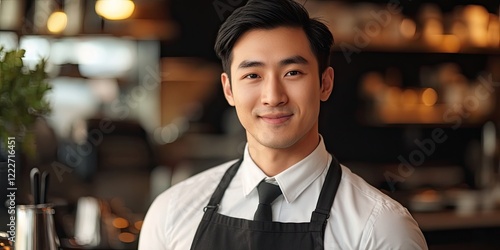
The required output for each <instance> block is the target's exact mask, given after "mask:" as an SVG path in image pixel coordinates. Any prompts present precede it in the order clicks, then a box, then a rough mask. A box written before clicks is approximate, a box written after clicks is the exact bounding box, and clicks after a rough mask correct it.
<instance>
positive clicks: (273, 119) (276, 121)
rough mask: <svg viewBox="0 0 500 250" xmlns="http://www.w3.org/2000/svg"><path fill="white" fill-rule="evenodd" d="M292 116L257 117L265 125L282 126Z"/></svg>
mask: <svg viewBox="0 0 500 250" xmlns="http://www.w3.org/2000/svg"><path fill="white" fill-rule="evenodd" d="M292 116H293V114H283V115H264V116H259V118H260V119H262V120H263V121H264V122H266V123H270V124H275V125H276V124H283V123H285V122H286V121H288V120H290V118H291V117H292Z"/></svg>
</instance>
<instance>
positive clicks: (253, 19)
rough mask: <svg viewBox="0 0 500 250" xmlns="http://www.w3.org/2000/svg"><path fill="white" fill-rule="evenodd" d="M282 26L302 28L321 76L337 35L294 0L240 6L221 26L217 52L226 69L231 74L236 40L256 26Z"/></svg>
mask: <svg viewBox="0 0 500 250" xmlns="http://www.w3.org/2000/svg"><path fill="white" fill-rule="evenodd" d="M278 27H296V28H302V29H303V30H304V32H305V34H306V36H307V39H308V40H309V44H310V46H311V50H312V52H313V53H314V55H315V56H316V60H317V61H318V68H319V76H320V79H321V74H322V72H323V71H325V69H326V68H327V67H328V66H329V63H330V62H329V61H330V50H331V47H332V45H333V35H332V33H331V32H330V30H329V29H328V27H327V26H326V25H325V24H324V23H322V22H320V21H318V20H317V19H313V18H310V17H309V13H308V12H307V10H306V9H305V8H304V7H303V6H302V5H300V4H299V3H297V2H295V1H293V0H250V1H248V3H247V4H246V5H244V6H242V7H240V8H238V9H236V10H235V11H234V12H233V13H232V14H231V15H230V16H229V17H228V18H227V19H226V21H225V22H224V23H223V24H222V25H221V27H220V29H219V33H218V34H217V39H216V41H215V46H214V49H215V52H216V53H217V56H218V57H219V58H220V59H221V60H222V68H223V70H224V72H226V73H227V74H228V75H229V76H230V73H231V72H230V71H231V60H232V50H233V47H234V44H235V43H236V41H237V40H238V39H239V38H240V37H241V36H242V35H243V34H244V33H245V32H247V31H250V30H253V29H273V28H278Z"/></svg>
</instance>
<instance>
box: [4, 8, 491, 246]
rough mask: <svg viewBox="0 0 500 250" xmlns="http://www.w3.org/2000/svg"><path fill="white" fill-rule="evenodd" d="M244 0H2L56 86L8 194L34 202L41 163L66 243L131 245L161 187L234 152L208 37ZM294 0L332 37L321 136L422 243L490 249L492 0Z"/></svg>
mask: <svg viewBox="0 0 500 250" xmlns="http://www.w3.org/2000/svg"><path fill="white" fill-rule="evenodd" d="M245 2H246V1H243V0H191V1H185V0H0V46H1V47H3V48H4V49H5V50H12V49H15V48H22V49H25V50H26V54H25V57H24V63H25V64H26V65H28V66H30V67H33V66H34V64H35V62H37V61H38V60H40V59H41V58H45V59H47V67H46V70H47V72H48V74H49V79H48V81H49V82H50V85H51V86H52V90H51V91H50V92H49V94H48V95H47V96H46V98H47V100H48V101H49V102H50V103H51V107H52V111H51V113H50V114H49V115H47V116H45V117H40V118H39V119H38V121H37V122H36V124H35V126H34V127H33V128H31V129H32V131H33V132H34V134H35V141H36V157H35V158H28V157H23V155H20V156H18V157H19V158H18V161H17V169H16V171H17V173H16V176H17V185H18V192H17V197H16V202H17V204H29V203H30V202H31V199H32V197H31V196H30V192H29V172H30V170H31V168H33V167H38V168H40V169H41V170H45V171H48V172H49V173H50V175H51V179H50V185H49V193H48V200H49V202H51V203H53V204H54V209H55V214H54V218H55V222H56V224H55V226H56V231H57V234H58V236H59V238H60V239H61V244H62V245H63V246H64V247H65V249H83V248H85V249H136V248H137V241H138V235H139V233H140V229H141V223H142V219H143V218H144V215H145V213H146V211H147V209H148V207H149V205H150V204H151V202H152V200H153V199H154V198H155V197H156V196H157V195H158V194H159V193H161V192H162V191H164V190H166V189H168V188H169V187H170V186H171V185H174V184H175V183H177V182H179V181H182V180H183V179H186V178H188V177H189V176H192V175H194V174H196V173H198V172H200V171H203V170H205V169H207V168H209V167H212V166H214V165H216V164H219V163H222V162H224V161H227V160H230V159H235V158H238V157H239V156H240V154H241V153H242V150H243V147H244V145H245V134H244V130H243V128H242V127H241V125H240V124H239V122H238V119H237V117H236V115H235V112H234V110H233V109H232V108H230V107H229V106H228V105H227V103H226V101H225V99H224V97H223V95H222V91H221V87H220V78H219V76H220V73H221V66H220V62H219V61H218V59H217V57H216V56H215V53H214V52H213V49H212V48H213V45H214V40H215V36H216V32H217V30H218V27H219V25H220V24H221V23H222V21H223V20H224V19H225V18H226V17H227V16H228V15H229V14H230V13H231V11H233V10H234V9H235V8H237V7H238V6H241V5H243V4H245ZM299 2H301V3H304V2H305V7H306V8H307V9H308V10H309V12H310V14H311V15H312V16H315V17H319V18H321V19H322V20H324V21H326V22H327V24H328V26H329V28H330V29H331V31H332V33H333V34H334V37H335V46H334V49H333V50H332V58H331V65H332V66H333V67H334V69H335V88H334V92H333V95H332V96H331V98H330V100H328V101H327V102H325V103H323V104H322V105H323V106H322V113H321V114H320V130H321V134H322V135H323V138H324V140H325V143H326V145H327V148H328V150H329V151H330V152H332V153H333V154H335V156H336V157H337V158H338V159H339V160H340V161H341V162H342V163H343V164H344V165H346V166H348V167H349V168H351V169H352V171H354V172H356V173H358V174H359V175H360V176H362V177H363V178H365V179H366V180H367V181H368V182H370V183H371V184H372V185H374V186H375V187H377V188H380V189H381V190H383V191H384V192H386V193H387V194H388V195H389V196H391V197H393V198H395V199H397V200H398V201H399V202H401V203H402V204H403V205H405V206H406V207H407V208H408V209H409V210H410V212H411V213H412V214H413V216H414V217H415V219H416V220H417V222H418V223H419V225H420V227H421V228H422V230H423V232H424V234H425V236H426V239H427V241H428V243H429V246H430V248H431V249H500V178H499V167H500V149H499V147H500V139H499V138H500V135H499V134H500V94H499V90H500V19H499V12H500V2H499V1H498V0H496V1H493V0H474V1H473V0H456V1H450V0H437V1H427V0H424V1H411V0H365V1H358V0H351V1H347V0H335V1H334V0H324V1H320V0H309V1H305V0H303V1H302V0H301V1H299ZM0 108H2V107H0ZM0 119H2V118H1V117H0ZM4 174H5V173H4ZM4 178H5V177H4V176H2V181H1V182H0V186H1V187H0V188H1V191H0V193H1V194H2V196H1V198H0V200H1V201H2V203H3V202H4V200H5V197H6V194H5V192H6V190H7V188H6V187H7V184H6V182H4ZM186 192H189V190H186ZM7 216H8V214H7V210H6V208H4V207H3V206H1V207H0V219H1V223H0V231H7V230H8V229H7V228H6V224H7V223H8V222H7V221H8V217H7Z"/></svg>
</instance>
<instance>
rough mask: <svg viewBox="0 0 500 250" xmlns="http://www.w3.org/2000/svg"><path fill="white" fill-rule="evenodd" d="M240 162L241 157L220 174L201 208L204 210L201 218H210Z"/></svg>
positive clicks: (241, 160)
mask: <svg viewBox="0 0 500 250" xmlns="http://www.w3.org/2000/svg"><path fill="white" fill-rule="evenodd" d="M241 162H243V157H242V158H240V159H239V160H238V161H237V162H235V163H234V164H233V165H232V166H231V167H229V169H228V170H227V171H226V172H225V173H224V176H222V179H221V180H220V183H219V185H218V186H217V188H216V189H215V191H214V193H213V194H212V197H211V198H210V201H209V202H208V205H207V206H206V207H204V208H203V212H205V215H204V216H203V220H210V218H211V217H212V214H213V213H214V212H216V211H217V209H218V208H219V205H220V202H221V200H222V197H223V196H224V192H225V191H226V189H227V187H228V186H229V183H231V180H232V179H233V178H234V176H235V175H236V172H238V169H239V168H240V165H241Z"/></svg>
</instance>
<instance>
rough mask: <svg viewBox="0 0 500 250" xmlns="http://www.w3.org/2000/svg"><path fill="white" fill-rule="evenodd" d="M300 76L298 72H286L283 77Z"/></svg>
mask: <svg viewBox="0 0 500 250" xmlns="http://www.w3.org/2000/svg"><path fill="white" fill-rule="evenodd" d="M300 74H302V73H301V72H300V71H298V70H292V71H288V72H287V73H286V74H285V76H297V75H300Z"/></svg>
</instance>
